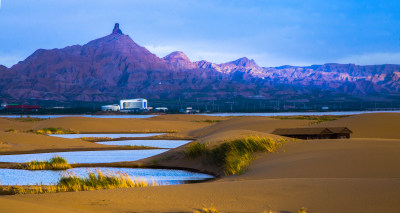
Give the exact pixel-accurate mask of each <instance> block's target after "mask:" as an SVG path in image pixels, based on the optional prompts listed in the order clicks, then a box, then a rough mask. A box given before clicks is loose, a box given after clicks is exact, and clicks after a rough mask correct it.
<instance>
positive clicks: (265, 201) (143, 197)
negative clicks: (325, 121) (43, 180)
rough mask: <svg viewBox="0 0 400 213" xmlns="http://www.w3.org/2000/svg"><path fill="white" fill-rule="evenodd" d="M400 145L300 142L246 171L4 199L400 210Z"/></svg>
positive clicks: (89, 206) (53, 203)
mask: <svg viewBox="0 0 400 213" xmlns="http://www.w3.org/2000/svg"><path fill="white" fill-rule="evenodd" d="M378 143H379V144H381V145H380V146H379V145H377V144H378ZM399 148H400V141H397V140H383V141H376V140H367V141H365V140H360V139H356V140H342V141H335V140H332V141H314V142H308V143H307V142H301V143H297V142H296V143H293V144H289V145H288V146H287V148H286V149H285V151H284V152H283V151H281V152H279V153H276V154H273V155H259V158H258V159H257V160H256V161H255V162H254V163H253V164H252V166H251V168H250V170H249V171H248V172H247V173H245V174H244V175H239V176H233V177H228V178H223V179H220V180H217V181H214V182H210V183H202V184H189V185H178V186H162V187H149V188H134V189H116V190H104V191H94V192H76V193H59V194H44V195H19V196H6V197H1V198H0V205H5V204H7V203H8V200H13V201H20V202H24V203H25V202H26V203H28V204H39V203H40V204H42V205H43V207H44V208H56V207H57V206H58V207H62V209H63V210H69V211H71V212H74V211H77V212H79V211H84V212H126V211H133V212H159V211H163V212H192V211H193V210H195V209H200V208H202V207H208V206H211V205H213V206H215V207H216V208H218V209H219V210H220V211H221V212H263V211H264V210H275V211H283V212H296V211H297V210H298V209H299V208H300V207H302V206H306V207H307V208H308V210H309V212H342V213H346V212H349V213H351V212H397V210H398V209H399V208H400V203H399V202H398V199H397V198H398V197H399V196H400V180H399V177H400V173H399V172H398V169H397V165H398V162H400V161H399V158H400V157H399V156H400V155H399V151H396V150H400V149H399ZM385 153H386V157H385V156H384V154H385ZM375 161H376V162H375ZM41 210H42V209H41V208H40V207H38V208H34V209H33V210H32V212H40V211H41Z"/></svg>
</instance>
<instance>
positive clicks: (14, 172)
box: [0, 167, 213, 185]
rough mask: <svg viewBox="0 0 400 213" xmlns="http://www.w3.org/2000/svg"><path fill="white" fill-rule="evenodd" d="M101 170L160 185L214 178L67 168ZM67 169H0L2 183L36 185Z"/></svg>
mask: <svg viewBox="0 0 400 213" xmlns="http://www.w3.org/2000/svg"><path fill="white" fill-rule="evenodd" d="M97 169H99V170H101V171H103V172H105V173H113V172H114V173H115V172H123V173H126V174H128V175H129V176H131V177H137V178H140V179H144V180H146V181H148V182H149V183H151V182H152V181H153V180H154V181H155V182H156V183H157V184H159V185H173V184H181V183H185V182H188V181H199V180H206V179H210V178H213V176H211V175H207V174H201V173H194V172H188V171H183V170H169V169H143V168H140V169H139V168H111V167H100V168H73V169H69V170H66V171H67V172H72V173H73V174H75V175H77V176H81V177H85V176H87V174H88V172H89V171H95V170H97ZM66 171H51V170H40V171H29V170H19V169H0V185H34V184H45V185H49V184H56V183H57V182H58V180H59V178H60V177H62V175H66Z"/></svg>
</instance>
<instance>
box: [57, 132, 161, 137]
mask: <svg viewBox="0 0 400 213" xmlns="http://www.w3.org/2000/svg"><path fill="white" fill-rule="evenodd" d="M163 134H165V133H126V134H125V133H122V134H119V133H116V134H49V136H54V137H61V138H83V137H99V138H102V137H109V138H122V137H127V138H128V137H135V138H143V137H151V136H156V135H163Z"/></svg>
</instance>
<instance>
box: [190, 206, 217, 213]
mask: <svg viewBox="0 0 400 213" xmlns="http://www.w3.org/2000/svg"><path fill="white" fill-rule="evenodd" d="M218 212H219V211H218V210H217V209H216V208H215V207H213V206H211V207H209V208H203V209H201V210H200V211H198V210H196V211H194V212H193V213H218Z"/></svg>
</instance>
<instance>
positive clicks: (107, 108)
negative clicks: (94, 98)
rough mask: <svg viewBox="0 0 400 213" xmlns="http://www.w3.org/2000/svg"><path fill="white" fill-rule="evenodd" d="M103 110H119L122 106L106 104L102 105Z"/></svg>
mask: <svg viewBox="0 0 400 213" xmlns="http://www.w3.org/2000/svg"><path fill="white" fill-rule="evenodd" d="M101 110H102V111H114V112H116V111H119V110H120V106H119V105H118V104H113V105H105V106H102V107H101Z"/></svg>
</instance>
